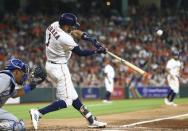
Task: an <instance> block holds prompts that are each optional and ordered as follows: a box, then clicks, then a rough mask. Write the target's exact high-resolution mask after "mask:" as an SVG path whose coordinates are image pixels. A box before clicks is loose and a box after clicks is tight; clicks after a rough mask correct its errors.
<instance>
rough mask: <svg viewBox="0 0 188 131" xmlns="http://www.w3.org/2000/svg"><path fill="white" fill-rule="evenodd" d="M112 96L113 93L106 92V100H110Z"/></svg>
mask: <svg viewBox="0 0 188 131" xmlns="http://www.w3.org/2000/svg"><path fill="white" fill-rule="evenodd" d="M110 96H111V93H110V92H109V91H106V94H105V98H104V99H105V100H108V101H109V100H110Z"/></svg>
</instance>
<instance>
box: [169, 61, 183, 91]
mask: <svg viewBox="0 0 188 131" xmlns="http://www.w3.org/2000/svg"><path fill="white" fill-rule="evenodd" d="M181 68H182V63H181V62H180V61H179V60H175V59H174V58H172V59H170V60H169V61H168V62H167V65H166V69H167V70H169V74H168V75H167V81H168V85H169V86H170V88H171V89H172V90H173V91H174V92H175V93H178V92H179V79H178V78H179V77H180V70H181Z"/></svg>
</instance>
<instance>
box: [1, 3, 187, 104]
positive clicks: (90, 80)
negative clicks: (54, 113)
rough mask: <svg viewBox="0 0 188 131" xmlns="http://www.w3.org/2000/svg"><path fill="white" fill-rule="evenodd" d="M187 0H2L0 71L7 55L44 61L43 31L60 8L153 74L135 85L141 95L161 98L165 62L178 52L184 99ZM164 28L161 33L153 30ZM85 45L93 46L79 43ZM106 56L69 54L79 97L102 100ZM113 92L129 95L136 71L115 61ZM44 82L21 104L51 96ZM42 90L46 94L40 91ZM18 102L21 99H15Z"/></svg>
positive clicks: (52, 91) (32, 62) (32, 61)
mask: <svg viewBox="0 0 188 131" xmlns="http://www.w3.org/2000/svg"><path fill="white" fill-rule="evenodd" d="M187 10H188V1H187V0H155V1H152V0H95V1H94V0H87V1H86V0H37V1H32V0H14V1H12V0H0V69H3V67H4V65H5V63H6V60H7V59H8V58H10V57H11V56H15V57H17V58H20V59H23V60H24V61H25V62H27V63H29V65H30V67H31V68H32V67H33V66H34V65H35V64H41V65H44V64H45V49H44V37H45V36H44V32H45V29H46V27H47V26H48V25H49V24H50V23H51V22H53V21H54V20H57V19H58V17H59V15H60V14H61V13H63V12H73V13H75V14H76V15H77V16H78V19H79V22H80V23H81V30H83V31H86V32H88V33H89V34H91V35H93V36H96V37H97V38H98V39H99V40H100V41H101V42H102V43H104V45H105V47H107V48H108V49H109V50H110V51H111V52H113V53H115V54H117V55H118V56H121V57H123V58H125V59H126V60H128V61H130V62H132V63H134V64H136V65H137V66H140V65H141V64H142V63H143V62H145V61H147V62H148V64H147V66H146V67H144V69H145V70H146V71H148V72H149V73H151V74H152V76H151V78H150V79H142V80H141V81H140V82H139V83H138V87H137V88H140V92H139V97H161V98H163V97H164V96H165V95H166V93H167V91H168V87H167V84H166V79H165V75H166V74H165V64H166V62H167V60H168V59H169V58H170V57H171V51H174V50H179V51H180V52H181V56H180V58H181V60H182V61H183V63H184V68H183V70H182V76H181V80H180V81H181V88H180V96H181V97H188V89H187V87H188V63H187V61H188V12H187ZM158 28H162V29H163V30H164V31H165V32H164V35H163V36H162V37H159V36H157V35H156V34H155V31H156V29H158ZM79 44H80V45H81V47H83V48H93V47H92V46H91V45H90V44H88V43H85V42H84V41H80V42H79ZM103 58H104V56H92V57H88V58H78V57H77V56H76V55H73V56H72V59H71V60H70V63H69V67H72V68H70V72H71V74H72V79H73V82H74V84H75V87H76V89H77V91H78V93H79V95H80V97H81V98H83V99H85V98H87V99H99V100H100V99H101V98H102V97H103V93H104V87H103V86H104V84H103V80H104V76H103V73H102V68H103V66H104V65H103V62H102V60H103ZM112 62H113V66H114V67H115V72H116V78H115V92H114V93H113V99H127V98H131V97H133V96H131V92H130V91H129V87H128V84H129V82H130V80H131V77H132V76H133V75H137V74H135V73H134V72H133V71H132V70H130V69H129V68H127V67H126V66H124V65H122V64H120V63H118V62H117V61H115V60H113V59H112ZM51 87H52V84H51V83H50V82H49V81H45V82H44V83H42V84H41V85H39V86H38V88H37V89H36V90H34V91H33V92H31V93H29V94H28V95H27V96H24V97H23V98H21V102H44V101H45V102H46V101H51V100H54V99H55V89H54V88H51ZM44 91H45V93H46V95H41V94H43V92H44ZM18 101H19V100H18Z"/></svg>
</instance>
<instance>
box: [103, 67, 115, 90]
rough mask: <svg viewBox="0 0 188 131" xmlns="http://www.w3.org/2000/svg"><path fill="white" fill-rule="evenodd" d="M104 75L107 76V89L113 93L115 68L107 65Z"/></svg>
mask: <svg viewBox="0 0 188 131" xmlns="http://www.w3.org/2000/svg"><path fill="white" fill-rule="evenodd" d="M104 73H105V74H106V76H105V80H104V82H105V88H106V90H107V91H109V92H111V93H112V92H113V87H114V77H115V71H114V68H113V67H112V66H111V65H110V64H107V65H106V66H105V67H104Z"/></svg>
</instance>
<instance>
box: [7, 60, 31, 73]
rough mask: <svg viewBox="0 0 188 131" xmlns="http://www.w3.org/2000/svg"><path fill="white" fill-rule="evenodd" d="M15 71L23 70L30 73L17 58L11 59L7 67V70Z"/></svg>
mask: <svg viewBox="0 0 188 131" xmlns="http://www.w3.org/2000/svg"><path fill="white" fill-rule="evenodd" d="M14 69H20V70H22V71H23V72H24V73H28V72H29V68H28V66H27V65H26V64H25V63H24V62H22V61H21V60H19V59H16V58H11V59H10V60H9V61H8V63H7V65H6V67H5V70H11V71H12V70H14Z"/></svg>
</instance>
